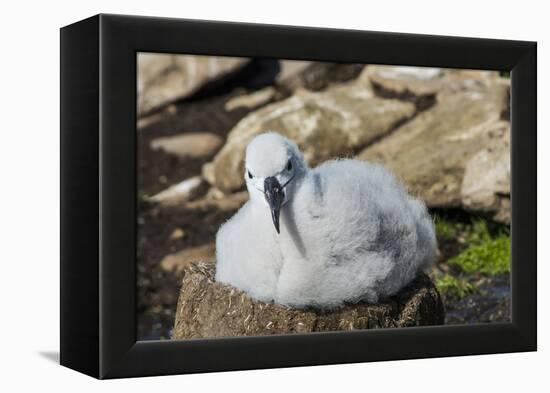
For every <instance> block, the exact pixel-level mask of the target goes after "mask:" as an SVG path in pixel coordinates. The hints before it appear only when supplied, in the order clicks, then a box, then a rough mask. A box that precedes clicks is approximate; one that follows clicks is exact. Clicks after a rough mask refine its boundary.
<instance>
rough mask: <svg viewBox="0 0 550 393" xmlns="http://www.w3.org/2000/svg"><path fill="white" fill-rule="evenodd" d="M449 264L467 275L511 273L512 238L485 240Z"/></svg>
mask: <svg viewBox="0 0 550 393" xmlns="http://www.w3.org/2000/svg"><path fill="white" fill-rule="evenodd" d="M449 262H450V263H451V264H454V265H457V266H459V267H460V268H461V269H462V270H463V271H464V272H466V273H485V274H490V275H495V274H501V273H507V272H509V271H510V236H508V235H499V236H497V237H496V238H486V239H483V240H482V241H481V242H480V243H479V244H475V245H472V246H470V247H468V248H467V249H466V250H464V251H463V252H461V253H460V254H459V255H457V256H456V257H454V258H452V259H451V260H450V261H449Z"/></svg>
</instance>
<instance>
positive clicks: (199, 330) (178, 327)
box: [172, 263, 445, 339]
mask: <svg viewBox="0 0 550 393" xmlns="http://www.w3.org/2000/svg"><path fill="white" fill-rule="evenodd" d="M183 274H184V277H183V281H182V286H181V290H180V295H179V300H178V305H177V310H176V318H175V324H174V331H173V336H172V338H173V339H184V338H196V337H232V336H259V335H269V334H286V333H310V332H322V331H325V332H326V331H336V330H358V329H374V328H387V327H406V326H424V325H441V324H443V321H444V314H445V312H444V309H443V303H442V302H441V298H440V295H439V293H438V292H437V290H436V289H435V287H434V285H433V283H432V282H431V280H430V279H429V277H428V276H426V275H420V276H419V277H417V278H416V279H415V280H414V281H413V282H412V283H411V284H409V285H408V286H407V287H406V288H404V289H403V290H401V292H400V293H399V294H397V295H396V296H393V297H392V298H390V299H388V300H386V301H384V302H381V303H378V304H367V303H358V304H350V305H347V306H345V307H342V308H338V309H334V310H317V309H303V310H302V309H295V308H289V307H284V306H280V305H277V304H273V303H270V304H267V303H262V302H258V301H255V300H253V299H251V298H249V297H248V296H247V295H246V294H245V293H244V292H242V291H240V290H238V289H236V288H234V287H231V286H228V285H224V284H221V283H218V282H215V281H214V265H213V264H204V263H199V264H192V265H190V266H189V267H187V268H185V269H184V273H183Z"/></svg>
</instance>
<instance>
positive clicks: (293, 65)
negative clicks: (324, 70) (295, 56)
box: [275, 60, 313, 85]
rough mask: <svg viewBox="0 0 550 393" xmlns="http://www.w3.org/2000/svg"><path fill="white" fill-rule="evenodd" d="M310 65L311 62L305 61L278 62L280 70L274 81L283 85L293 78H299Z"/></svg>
mask: <svg viewBox="0 0 550 393" xmlns="http://www.w3.org/2000/svg"><path fill="white" fill-rule="evenodd" d="M312 64H313V62H311V61H305V60H279V67H280V69H279V73H278V74H277V77H276V80H275V82H276V84H278V85H285V84H288V83H289V82H290V81H291V80H292V79H294V78H300V77H301V75H302V73H303V72H304V71H305V70H306V69H307V68H308V67H309V66H311V65H312ZM290 83H291V82H290Z"/></svg>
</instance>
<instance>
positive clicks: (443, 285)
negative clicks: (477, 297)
mask: <svg viewBox="0 0 550 393" xmlns="http://www.w3.org/2000/svg"><path fill="white" fill-rule="evenodd" d="M435 286H436V287H437V290H438V291H439V292H440V293H441V294H444V295H447V296H452V297H456V298H458V299H462V298H463V297H464V296H466V295H470V294H472V293H475V292H477V289H476V287H474V286H473V285H472V284H470V283H469V282H468V281H466V280H464V279H460V278H456V277H454V276H451V275H450V274H445V275H443V276H441V277H438V278H436V280H435Z"/></svg>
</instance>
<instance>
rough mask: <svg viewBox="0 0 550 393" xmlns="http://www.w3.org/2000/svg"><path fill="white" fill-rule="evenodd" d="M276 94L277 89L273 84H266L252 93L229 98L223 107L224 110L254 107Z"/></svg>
mask: <svg viewBox="0 0 550 393" xmlns="http://www.w3.org/2000/svg"><path fill="white" fill-rule="evenodd" d="M276 94H277V90H275V88H274V87H273V86H267V87H264V88H263V89H260V90H258V91H255V92H253V93H250V94H244V95H240V96H236V97H233V98H231V99H230V100H228V101H227V102H226V103H225V105H224V109H225V110H226V111H234V110H235V109H239V108H246V109H254V108H257V107H259V106H262V105H265V104H267V103H268V102H270V101H272V100H273V99H274V98H275V96H276Z"/></svg>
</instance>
